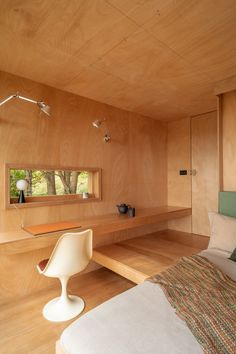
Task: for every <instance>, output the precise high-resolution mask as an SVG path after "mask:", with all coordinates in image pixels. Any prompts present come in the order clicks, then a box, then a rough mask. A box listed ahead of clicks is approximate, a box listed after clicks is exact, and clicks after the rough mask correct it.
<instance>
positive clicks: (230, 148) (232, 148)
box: [221, 90, 236, 191]
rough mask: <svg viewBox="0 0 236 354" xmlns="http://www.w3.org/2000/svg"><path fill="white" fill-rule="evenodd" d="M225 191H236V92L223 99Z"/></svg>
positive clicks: (227, 94) (223, 169) (223, 170)
mask: <svg viewBox="0 0 236 354" xmlns="http://www.w3.org/2000/svg"><path fill="white" fill-rule="evenodd" d="M221 119H222V126H223V131H222V148H223V151H222V152H223V164H222V165H221V168H222V176H223V185H222V187H223V190H225V191H236V90H234V91H231V92H227V93H225V94H223V95H222V97H221Z"/></svg>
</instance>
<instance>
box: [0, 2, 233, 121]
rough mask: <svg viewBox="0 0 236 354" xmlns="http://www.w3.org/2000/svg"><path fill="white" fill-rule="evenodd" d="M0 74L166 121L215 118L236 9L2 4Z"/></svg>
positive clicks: (229, 68) (226, 5)
mask: <svg viewBox="0 0 236 354" xmlns="http://www.w3.org/2000/svg"><path fill="white" fill-rule="evenodd" d="M0 43H1V52H0V70H2V71H7V72H10V73H13V74H16V75H19V76H23V77H26V78H29V79H32V80H34V81H38V82H41V83H44V84H48V85H50V86H53V87H56V88H60V89H62V90H65V91H69V92H73V93H75V94H79V95H81V96H85V97H89V98H92V99H95V100H98V101H101V102H105V103H108V104H111V105H113V106H116V107H119V108H123V109H127V110H130V111H134V112H137V113H141V114H144V115H147V116H150V117H154V118H157V119H165V120H172V119H178V118H182V117H185V116H188V115H195V114H199V113H202V112H206V111H210V110H213V109H215V108H216V99H215V95H214V89H215V87H216V86H217V84H218V82H220V81H222V80H225V79H227V78H228V77H231V76H233V75H236V1H235V0H215V1H213V0H201V1H196V0H1V11H0Z"/></svg>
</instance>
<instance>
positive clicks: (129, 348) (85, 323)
mask: <svg viewBox="0 0 236 354" xmlns="http://www.w3.org/2000/svg"><path fill="white" fill-rule="evenodd" d="M226 204H227V203H226ZM221 212H222V208H221ZM218 215H219V214H218ZM231 216H232V214H231ZM214 218H215V219H216V221H217V220H218V216H217V215H216V213H214V215H211V216H210V219H211V223H212V224H213V221H212V220H214ZM219 218H220V221H221V222H222V220H223V223H224V222H225V223H226V224H224V225H223V226H222V227H223V228H224V229H225V227H226V226H225V225H228V219H227V216H226V219H224V218H225V217H224V216H223V215H220V216H219ZM222 218H223V219H222ZM230 219H232V218H230ZM229 221H232V225H233V230H236V219H233V220H229ZM234 223H235V224H234ZM232 225H231V226H232ZM217 230H218V225H217ZM227 232H230V231H229V230H227ZM216 233H217V231H216ZM217 236H218V235H217ZM227 242H228V246H227V247H230V250H229V249H228V250H227V249H224V248H227V247H224V246H223V247H222V246H221V245H222V237H221V240H219V238H217V237H214V238H212V244H211V245H210V248H209V249H207V250H205V251H202V252H201V253H200V254H199V255H200V256H201V257H203V258H204V259H206V261H208V260H209V261H210V262H211V263H212V264H214V265H216V267H217V268H219V269H221V270H222V271H223V272H224V273H225V274H226V275H227V276H228V277H229V278H230V280H231V281H232V280H233V283H235V282H236V262H234V261H233V260H230V259H229V257H230V255H231V253H232V245H234V247H236V233H235V231H233V232H232V233H231V239H230V240H229V241H227V240H226V239H224V240H223V245H225V244H227ZM230 242H231V243H230ZM220 243H221V244H220ZM215 246H218V247H215ZM219 246H220V247H219ZM235 285H236V284H235ZM233 326H234V324H233ZM234 332H235V331H234ZM203 352H204V351H203V349H202V346H201V345H200V344H199V342H198V340H197V339H196V338H195V336H194V335H193V333H192V332H191V331H190V329H189V327H188V326H187V324H186V323H185V321H183V320H182V319H181V318H180V317H179V316H177V315H176V311H175V309H174V308H173V307H172V306H171V304H170V302H169V301H168V300H167V297H166V295H165V294H164V291H163V288H161V286H159V285H158V284H155V283H154V282H150V281H145V282H144V283H142V284H140V285H137V286H135V287H134V288H132V289H130V290H128V291H126V292H124V293H122V294H120V295H118V296H116V297H114V298H112V299H111V300H109V301H107V302H105V303H104V304H102V305H100V306H98V307H97V308H95V309H93V310H92V311H90V312H88V313H86V314H85V315H84V316H82V317H81V318H79V319H78V320H76V321H75V322H73V323H72V324H71V325H70V326H68V327H67V328H66V329H65V330H64V331H63V333H62V335H61V338H60V340H59V341H58V342H57V353H58V354H59V353H67V354H121V353H122V354H137V353H140V354H141V353H142V354H154V353H161V354H165V353H166V354H167V353H168V354H169V353H171V354H172V353H173V354H177V353H179V354H200V353H201V354H202V353H203ZM233 352H236V343H235V351H233ZM233 352H232V353H233ZM221 353H222V354H223V353H226V351H223V350H222V351H221ZM228 353H230V352H228Z"/></svg>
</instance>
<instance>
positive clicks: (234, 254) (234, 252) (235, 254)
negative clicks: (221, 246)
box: [229, 248, 236, 262]
mask: <svg viewBox="0 0 236 354" xmlns="http://www.w3.org/2000/svg"><path fill="white" fill-rule="evenodd" d="M229 259H231V261H234V262H236V248H235V249H234V251H233V253H232V254H231V256H230V257H229Z"/></svg>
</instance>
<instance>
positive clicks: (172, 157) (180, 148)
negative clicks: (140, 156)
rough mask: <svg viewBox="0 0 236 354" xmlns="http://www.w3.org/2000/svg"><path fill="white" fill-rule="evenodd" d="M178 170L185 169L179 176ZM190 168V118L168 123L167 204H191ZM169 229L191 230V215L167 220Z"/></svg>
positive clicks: (188, 205) (189, 205) (187, 205)
mask: <svg viewBox="0 0 236 354" xmlns="http://www.w3.org/2000/svg"><path fill="white" fill-rule="evenodd" d="M179 170H187V175H183V176H180V174H179ZM190 170H191V119H190V118H186V119H181V120H178V121H175V122H170V123H168V203H169V205H183V206H186V207H191V204H192V177H191V175H190ZM168 227H169V228H170V229H174V230H179V231H185V232H191V231H192V225H191V216H189V217H186V218H181V219H178V220H170V221H169V222H168Z"/></svg>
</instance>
